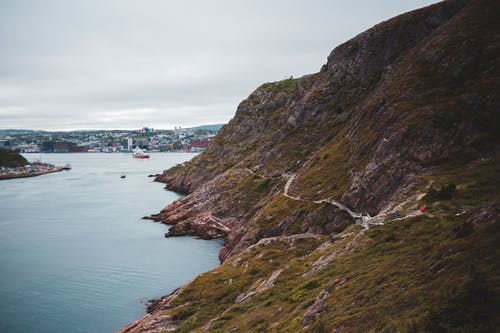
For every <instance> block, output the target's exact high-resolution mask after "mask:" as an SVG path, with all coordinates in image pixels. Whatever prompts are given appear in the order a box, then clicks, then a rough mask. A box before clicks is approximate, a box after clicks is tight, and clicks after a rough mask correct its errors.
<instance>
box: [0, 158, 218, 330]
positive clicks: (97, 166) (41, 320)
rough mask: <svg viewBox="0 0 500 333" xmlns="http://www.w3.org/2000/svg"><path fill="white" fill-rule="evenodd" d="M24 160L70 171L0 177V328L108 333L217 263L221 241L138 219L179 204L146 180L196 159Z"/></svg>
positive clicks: (175, 195) (142, 312) (164, 191)
mask: <svg viewBox="0 0 500 333" xmlns="http://www.w3.org/2000/svg"><path fill="white" fill-rule="evenodd" d="M24 156H25V157H26V158H27V159H28V160H31V161H32V160H34V159H38V158H41V159H42V161H44V162H49V163H53V164H57V165H64V164H66V163H70V164H71V165H72V167H73V168H72V170H70V171H63V172H59V173H53V174H48V175H43V176H39V177H33V178H21V179H11V180H3V181H0V332H9V333H16V332H40V333H43V332H51V333H57V332H65V333H66V332H88V333H99V332H114V331H116V330H117V329H119V328H121V327H122V326H124V325H126V324H128V323H130V322H132V321H134V320H136V319H138V318H139V317H140V316H142V315H143V314H144V313H145V302H146V301H147V300H148V299H151V298H155V297H159V296H162V295H165V294H168V293H170V292H172V291H173V290H174V289H175V288H177V287H179V286H180V285H181V284H184V283H186V282H187V281H189V280H190V279H191V278H193V277H194V276H196V275H197V274H199V273H202V272H204V271H207V270H209V269H211V268H214V267H216V266H217V265H218V259H217V255H218V251H219V249H220V246H221V242H220V241H204V240H198V239H195V238H192V237H181V238H168V239H166V238H164V237H163V235H164V233H165V232H166V231H167V230H168V226H166V225H163V224H160V223H154V222H152V221H147V220H141V217H143V216H145V215H149V214H151V213H157V212H159V211H160V210H161V209H162V208H163V207H164V206H165V205H166V204H168V203H170V202H172V201H174V200H176V199H177V198H179V195H178V194H176V193H173V192H170V191H166V190H164V189H163V185H162V184H159V183H154V182H153V181H152V180H153V178H148V177H147V176H148V175H149V174H154V173H159V172H161V171H162V170H164V169H166V168H168V167H170V166H173V165H175V164H178V163H181V162H184V161H186V160H189V159H190V158H192V157H193V156H194V155H193V154H185V153H156V154H152V155H151V158H150V159H149V160H138V159H133V158H132V157H131V156H130V155H128V154H121V153H120V154H89V153H87V154H85V153H82V154H26V155H24ZM122 173H124V174H126V178H125V179H121V178H120V175H121V174H122Z"/></svg>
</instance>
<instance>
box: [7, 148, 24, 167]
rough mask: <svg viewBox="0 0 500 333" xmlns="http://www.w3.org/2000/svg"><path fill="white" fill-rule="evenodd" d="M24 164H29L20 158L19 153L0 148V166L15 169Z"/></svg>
mask: <svg viewBox="0 0 500 333" xmlns="http://www.w3.org/2000/svg"><path fill="white" fill-rule="evenodd" d="M26 164H29V162H28V160H26V159H25V158H24V157H22V156H21V155H20V154H19V153H17V152H15V151H13V150H9V149H5V148H0V166H6V167H10V168H15V167H20V166H24V165H26Z"/></svg>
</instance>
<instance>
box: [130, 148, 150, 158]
mask: <svg viewBox="0 0 500 333" xmlns="http://www.w3.org/2000/svg"><path fill="white" fill-rule="evenodd" d="M132 157H133V158H149V155H147V154H144V151H143V150H142V149H141V148H139V147H136V148H135V149H134V153H133V154H132Z"/></svg>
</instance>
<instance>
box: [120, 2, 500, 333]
mask: <svg viewBox="0 0 500 333" xmlns="http://www.w3.org/2000/svg"><path fill="white" fill-rule="evenodd" d="M499 13H500V6H499V4H498V3H497V2H495V1H486V0H484V1H481V0H477V1H447V2H443V3H439V4H436V5H433V6H430V7H426V8H423V9H421V10H417V11H414V12H410V13H407V14H404V15H401V16H398V17H396V18H394V19H391V20H388V21H386V22H383V23H381V24H378V25H376V26H375V27H373V28H372V29H370V30H368V31H366V32H364V33H361V34H360V35H358V36H356V37H355V38H353V39H352V40H350V41H348V42H346V43H345V44H342V45H340V46H338V47H337V48H335V49H334V50H333V51H332V53H331V54H330V55H329V57H328V61H327V63H326V64H325V65H324V66H323V67H322V68H321V70H320V72H319V73H316V74H312V75H307V76H304V77H302V78H298V79H293V78H290V79H288V80H284V81H280V82H273V83H266V84H263V85H262V86H260V87H259V88H257V90H255V91H254V92H253V93H252V94H251V95H250V96H249V97H248V98H247V99H246V100H244V101H243V102H241V104H240V105H239V106H238V109H237V112H236V115H235V117H234V118H233V119H232V120H231V121H230V122H229V124H227V125H226V126H224V127H223V128H222V130H221V131H220V132H219V134H218V136H217V137H216V138H215V140H213V142H212V144H211V146H210V147H209V149H207V150H206V151H205V152H204V153H203V154H201V155H199V156H197V157H196V158H194V159H193V160H192V161H190V162H188V163H186V164H184V165H182V166H178V167H175V168H173V169H170V170H167V171H165V172H164V173H163V174H162V175H161V176H160V177H158V178H157V180H158V181H162V182H165V183H166V187H167V188H169V189H172V190H175V191H180V192H184V193H187V194H188V195H187V196H186V197H184V198H182V199H180V200H178V201H176V202H174V203H173V204H171V205H169V206H167V207H166V208H165V209H163V210H162V211H161V212H160V213H159V214H157V215H154V216H152V218H153V219H156V220H159V221H162V222H164V223H167V224H172V225H173V226H172V228H171V229H170V231H169V232H168V233H167V236H175V235H184V234H192V235H197V236H200V237H204V238H215V237H225V239H226V240H225V245H224V248H223V249H222V251H221V253H220V258H221V261H223V262H224V263H223V265H221V267H219V268H217V269H216V270H214V271H212V272H208V273H206V274H204V275H201V276H200V277H198V278H196V279H195V280H194V281H193V282H191V283H190V284H188V285H187V286H185V287H183V288H181V289H180V290H178V291H177V292H176V293H175V294H173V295H171V296H169V297H166V298H164V299H162V300H161V301H159V302H158V303H157V304H156V306H155V310H154V311H153V312H152V313H151V314H148V315H147V316H146V317H145V318H143V319H142V320H140V321H138V322H136V323H134V324H131V325H130V326H129V327H127V328H126V329H125V330H124V331H126V332H142V331H152V332H156V331H162V330H171V329H172V330H173V329H178V330H179V331H186V332H187V331H193V330H201V331H203V330H209V331H210V330H213V331H229V330H233V331H241V332H244V331H262V332H265V331H283V332H290V331H297V330H301V329H302V330H306V331H311V332H318V331H322V330H323V331H332V330H333V331H365V330H370V329H375V330H377V331H378V330H383V329H386V330H388V331H391V330H412V329H428V330H432V329H435V330H436V329H442V330H444V331H447V330H451V331H456V329H457V327H458V328H460V327H462V326H463V327H465V326H467V325H469V324H470V325H472V326H470V327H472V329H476V328H477V327H480V329H481V330H483V331H488V330H489V329H492V328H493V329H494V328H498V326H497V325H498V324H499V323H498V319H495V316H489V315H490V314H491V311H490V310H484V309H483V308H481V307H482V306H483V305H484V304H482V303H481V302H479V303H480V304H479V305H478V303H477V302H476V303H474V300H471V299H470V298H471V295H472V294H474V293H475V291H474V290H476V289H474V288H479V289H480V290H479V291H477V290H476V291H477V292H479V293H486V294H488V297H487V299H488V302H493V303H492V304H498V285H499V284H498V283H497V282H498V280H499V279H498V276H499V274H498V267H497V266H495V265H493V264H492V263H494V262H495V260H498V256H497V254H495V253H497V251H495V247H496V245H495V243H496V242H498V236H497V235H498V232H494V231H497V230H498V223H499V202H498V194H499V191H498V188H499V186H498V185H499V184H498V182H499V180H498V176H497V175H498V174H499V171H500V168H499V163H498V157H499V153H500V151H499V146H500V145H499V140H500V137H499V135H498V133H499V130H500V113H499V112H498V111H499V110H498V107H499V105H500V96H499V91H500V89H499V88H500V63H499V61H498V59H499V55H500V29H499V26H498V24H497V16H498V14H499ZM423 205H425V208H423V207H422V206H423ZM371 227H374V228H371ZM367 228H368V229H367ZM465 249H467V251H465ZM485 253H489V254H485ZM471 262H473V265H472V266H471V265H470V263H471ZM443 285H447V286H449V287H450V289H447V290H440V286H443ZM495 286H497V287H495ZM454 302H455V303H457V302H458V303H459V304H461V306H462V307H461V308H460V309H453V306H452V304H454ZM464 309H467V311H468V312H467V313H468V315H469V316H472V317H471V318H469V319H470V320H469V322H468V323H467V325H465V324H464V325H465V326H464V325H462V326H460V323H459V319H460V316H463V315H464V314H463V313H461V312H460V311H464ZM483 310H484V311H483ZM480 312H485V313H486V315H485V318H486V319H485V320H482V321H481V320H478V318H479V317H474V316H476V315H479V313H480ZM249 313H251V314H249ZM495 320H496V321H495ZM480 321H481V323H479V322H480ZM436 325H438V326H439V325H441V326H442V327H441V326H439V327H438V326H436ZM443 325H444V326H443ZM446 325H447V326H446ZM474 325H475V326H474ZM478 325H479V326H478ZM481 325H483V326H481ZM470 327H469V328H470ZM466 331H467V330H466ZM469 331H470V330H469Z"/></svg>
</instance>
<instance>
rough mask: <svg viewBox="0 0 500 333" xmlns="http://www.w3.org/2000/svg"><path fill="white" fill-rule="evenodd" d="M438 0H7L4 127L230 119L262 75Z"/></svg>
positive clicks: (0, 4) (311, 67) (311, 59)
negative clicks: (381, 22) (395, 16)
mask: <svg viewBox="0 0 500 333" xmlns="http://www.w3.org/2000/svg"><path fill="white" fill-rule="evenodd" d="M432 2H434V1H427V0H422V1H416V0H415V1H404V2H402V1H397V0H384V1H369V0H364V1H334V0H313V1H298V0H297V1H285V0H279V1H278V0H277V1H264V0H254V1H234V0H233V1H229V0H226V1H222V0H220V1H215V0H214V1H201V0H199V1H195V0H191V1H166V0H142V1H141V0H120V1H112V0H85V1H83V0H81V1H67V0H46V1H42V0H38V1H37V0H15V1H14V0H10V1H9V0H5V1H0V45H1V52H0V128H37V129H77V128H86V129H88V128H139V127H142V126H152V127H156V128H172V127H173V126H178V125H181V126H191V125H199V124H207V123H217V122H226V121H228V120H229V119H230V118H231V117H232V116H233V115H234V112H235V110H236V106H237V104H238V103H239V102H240V101H241V100H242V99H244V98H245V97H246V96H248V94H249V93H250V92H251V91H252V90H253V89H255V88H256V87H257V86H258V85H260V84H261V83H263V82H266V81H276V80H280V79H283V78H285V77H288V76H290V75H293V76H296V77H297V76H301V75H304V74H307V73H312V72H316V71H318V70H319V68H320V67H321V65H322V64H323V63H324V62H325V61H326V57H327V56H328V54H329V53H330V51H331V50H332V49H333V48H334V47H335V46H336V45H338V44H340V43H342V42H345V41H346V40H348V39H349V38H351V37H353V36H355V35H356V34H358V33H360V32H362V31H363V30H366V29H367V28H369V27H371V26H372V25H374V24H376V23H378V22H380V21H382V20H385V19H388V18H390V17H392V16H394V15H397V14H399V13H403V12H405V11H408V10H411V9H414V8H418V7H422V6H425V5H427V4H430V3H432Z"/></svg>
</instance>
